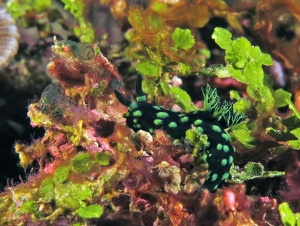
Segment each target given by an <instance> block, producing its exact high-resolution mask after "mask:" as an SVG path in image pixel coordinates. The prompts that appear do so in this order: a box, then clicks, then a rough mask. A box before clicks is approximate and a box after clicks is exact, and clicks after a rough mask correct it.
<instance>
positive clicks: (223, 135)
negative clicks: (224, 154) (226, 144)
mask: <svg viewBox="0 0 300 226" xmlns="http://www.w3.org/2000/svg"><path fill="white" fill-rule="evenodd" d="M222 137H223V138H224V139H225V140H226V141H228V140H229V136H228V134H226V133H222Z"/></svg>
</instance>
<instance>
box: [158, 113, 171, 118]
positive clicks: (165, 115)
mask: <svg viewBox="0 0 300 226" xmlns="http://www.w3.org/2000/svg"><path fill="white" fill-rule="evenodd" d="M168 116H169V114H168V113H167V112H157V113H156V117H157V118H166V117H168Z"/></svg>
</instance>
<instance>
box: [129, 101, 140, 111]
mask: <svg viewBox="0 0 300 226" xmlns="http://www.w3.org/2000/svg"><path fill="white" fill-rule="evenodd" d="M137 107H138V105H137V104H136V103H134V102H131V104H130V106H129V107H128V109H129V110H134V109H136V108H137Z"/></svg>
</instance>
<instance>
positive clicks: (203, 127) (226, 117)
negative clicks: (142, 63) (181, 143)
mask: <svg viewBox="0 0 300 226" xmlns="http://www.w3.org/2000/svg"><path fill="white" fill-rule="evenodd" d="M202 92H203V95H204V109H203V110H199V111H193V112H189V113H182V112H178V111H174V110H166V109H164V108H162V107H160V106H156V105H152V104H149V103H147V102H146V96H145V94H144V93H143V91H142V76H141V75H138V76H137V80H136V94H137V97H136V99H137V103H135V102H133V101H131V100H128V99H126V98H125V97H123V96H122V94H121V93H120V92H119V91H117V90H115V95H116V97H117V99H118V100H119V101H120V103H121V104H123V105H125V106H127V107H128V112H127V113H125V115H124V117H125V118H126V124H127V126H128V127H130V128H132V129H133V130H134V131H135V132H137V131H138V130H145V131H148V132H150V133H152V134H153V133H154V131H155V130H156V129H163V130H164V131H166V133H167V134H168V135H170V136H171V137H172V139H182V138H184V137H185V133H186V131H187V130H188V129H191V127H192V125H193V126H194V127H195V128H196V130H197V131H199V132H200V133H202V134H206V135H207V137H208V145H207V150H205V152H204V156H205V158H206V161H207V162H208V165H209V167H208V171H209V172H208V175H207V177H206V180H205V182H204V184H203V185H202V187H201V188H200V190H199V191H202V190H203V189H205V188H206V189H208V190H209V191H213V190H215V189H216V188H217V187H218V186H219V184H220V183H221V182H222V181H223V180H225V179H227V178H228V177H229V170H230V167H231V164H232V162H233V154H234V152H235V148H234V147H233V146H232V145H231V144H230V140H229V135H228V134H227V133H226V132H225V131H224V129H225V128H228V127H231V126H232V125H234V124H237V123H239V122H241V121H243V120H244V119H245V116H244V115H241V114H238V113H236V112H234V110H233V103H231V102H228V101H223V102H221V101H220V97H219V95H218V94H217V91H216V89H211V88H210V86H209V85H207V87H206V88H205V89H202Z"/></svg>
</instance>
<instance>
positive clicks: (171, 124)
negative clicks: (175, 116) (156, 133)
mask: <svg viewBox="0 0 300 226" xmlns="http://www.w3.org/2000/svg"><path fill="white" fill-rule="evenodd" d="M168 126H169V127H170V128H175V127H177V124H176V122H170V123H169V125H168Z"/></svg>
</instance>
